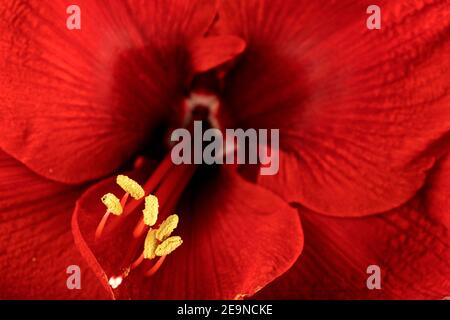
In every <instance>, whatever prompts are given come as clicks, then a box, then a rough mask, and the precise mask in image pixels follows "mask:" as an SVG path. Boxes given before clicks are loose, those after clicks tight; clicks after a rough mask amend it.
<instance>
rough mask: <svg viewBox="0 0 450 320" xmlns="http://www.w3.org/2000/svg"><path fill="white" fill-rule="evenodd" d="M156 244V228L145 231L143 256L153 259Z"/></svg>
mask: <svg viewBox="0 0 450 320" xmlns="http://www.w3.org/2000/svg"><path fill="white" fill-rule="evenodd" d="M157 246H158V241H157V240H156V230H153V229H150V231H149V232H148V233H147V237H145V242H144V258H145V259H153V258H154V257H156V255H155V250H156V247H157Z"/></svg>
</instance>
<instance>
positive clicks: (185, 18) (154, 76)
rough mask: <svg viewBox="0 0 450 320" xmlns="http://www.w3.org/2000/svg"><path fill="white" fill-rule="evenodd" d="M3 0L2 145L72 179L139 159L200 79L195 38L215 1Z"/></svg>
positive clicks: (40, 168)
mask: <svg viewBox="0 0 450 320" xmlns="http://www.w3.org/2000/svg"><path fill="white" fill-rule="evenodd" d="M70 4H72V2H70V1H65V0H55V1H48V2H45V3H44V2H42V1H37V0H30V1H27V2H26V3H22V2H19V1H15V0H6V1H2V9H1V10H0V70H1V71H0V86H1V88H2V89H1V90H0V100H2V108H1V109H0V136H1V137H2V139H1V141H0V145H1V147H2V148H4V149H5V150H7V151H8V152H9V153H10V154H12V155H14V157H16V158H18V159H20V160H21V161H22V162H24V163H25V164H27V165H28V166H29V167H30V168H32V169H33V170H35V171H37V172H39V173H40V174H42V175H44V176H46V177H50V178H52V179H55V180H59V181H63V182H71V183H72V182H80V181H85V180H88V179H92V178H97V177H100V176H103V175H105V174H107V173H109V172H111V171H112V170H114V169H115V168H117V167H118V166H119V165H120V164H123V163H124V161H126V160H127V159H130V157H132V156H133V155H134V153H135V152H136V151H137V148H140V147H142V146H143V144H144V143H145V142H146V138H148V136H149V134H150V133H151V132H152V129H154V128H155V125H156V124H158V125H159V124H160V123H161V119H162V118H164V117H165V116H166V115H167V114H169V113H170V112H173V110H172V109H171V108H173V107H176V106H177V102H178V100H177V99H178V98H179V97H180V96H181V94H182V86H183V85H184V84H185V82H186V81H187V80H188V79H189V77H190V76H191V74H190V70H189V64H190V61H189V54H188V43H189V42H190V41H191V40H193V39H194V38H198V37H199V36H201V35H202V34H204V33H205V32H206V31H207V29H208V28H209V25H210V24H211V23H212V20H213V18H214V16H215V14H216V4H215V1H209V0H197V1H184V0H158V1H138V0H124V1H114V2H111V1H106V0H96V1H92V0H80V1H77V5H78V6H79V7H80V8H81V30H72V31H70V30H67V28H66V25H65V20H66V18H67V17H68V15H67V14H66V8H67V7H68V6H69V5H70Z"/></svg>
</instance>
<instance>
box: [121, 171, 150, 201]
mask: <svg viewBox="0 0 450 320" xmlns="http://www.w3.org/2000/svg"><path fill="white" fill-rule="evenodd" d="M116 182H117V184H118V185H119V186H120V187H121V188H122V189H123V190H125V192H127V193H129V194H130V196H132V197H133V198H134V199H136V200H139V199H141V198H143V197H144V196H145V191H144V189H142V187H141V185H140V184H139V183H137V182H136V181H134V180H133V179H130V178H128V177H127V176H124V175H121V174H120V175H118V176H117V179H116Z"/></svg>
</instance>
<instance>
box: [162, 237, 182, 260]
mask: <svg viewBox="0 0 450 320" xmlns="http://www.w3.org/2000/svg"><path fill="white" fill-rule="evenodd" d="M182 243H183V240H181V237H178V236H175V237H170V238H168V239H167V240H165V241H164V242H163V243H161V244H160V245H159V246H158V247H157V248H156V250H155V254H156V255H157V256H158V257H162V256H167V255H168V254H170V253H171V252H173V251H174V250H175V249H176V248H178V247H179V246H181V244H182Z"/></svg>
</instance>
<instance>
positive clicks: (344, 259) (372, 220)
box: [257, 158, 450, 299]
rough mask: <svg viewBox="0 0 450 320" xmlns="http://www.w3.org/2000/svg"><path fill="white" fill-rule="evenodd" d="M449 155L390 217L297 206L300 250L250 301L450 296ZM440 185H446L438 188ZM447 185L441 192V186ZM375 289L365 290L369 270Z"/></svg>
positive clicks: (387, 214) (440, 297)
mask: <svg viewBox="0 0 450 320" xmlns="http://www.w3.org/2000/svg"><path fill="white" fill-rule="evenodd" d="M448 164H449V162H448V158H447V159H446V160H445V161H444V162H441V163H440V164H439V165H438V166H437V168H436V169H435V170H434V172H433V174H432V176H431V177H430V179H427V182H426V185H425V188H424V189H423V190H421V191H420V193H419V194H418V195H417V197H416V198H415V199H413V200H411V201H410V202H408V203H407V204H405V205H404V206H402V207H401V208H398V209H394V210H392V211H391V212H388V213H385V214H381V215H374V216H371V217H365V218H364V219H361V218H333V217H326V216H323V215H320V214H317V213H315V212H311V211H309V210H307V209H306V208H300V209H299V212H300V216H301V218H302V225H303V229H304V233H305V248H304V250H303V253H302V255H301V257H300V258H299V259H298V261H297V262H296V264H295V265H294V267H293V268H292V269H290V270H289V271H288V272H287V273H286V274H285V275H283V276H282V277H280V278H279V280H276V281H275V282H273V283H272V284H271V285H269V286H268V287H267V289H265V290H263V291H262V292H260V294H259V295H258V296H257V298H274V297H276V298H280V299H282V298H296V299H298V298H303V299H443V298H444V297H448V296H449V293H450V278H449V276H448V275H449V274H450V229H449V228H450V226H449V223H448V221H449V208H450V206H449V203H448V196H449V191H448V190H449V189H448V183H447V181H449V180H448V176H449V171H450V168H449V166H448ZM444 181H446V182H445V183H444ZM444 184H447V187H445V188H441V187H443V186H444ZM374 264H375V265H378V266H379V267H380V268H381V278H382V281H381V290H368V289H367V287H366V280H367V278H368V277H369V275H368V274H367V273H366V271H367V267H368V266H369V265H374Z"/></svg>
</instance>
